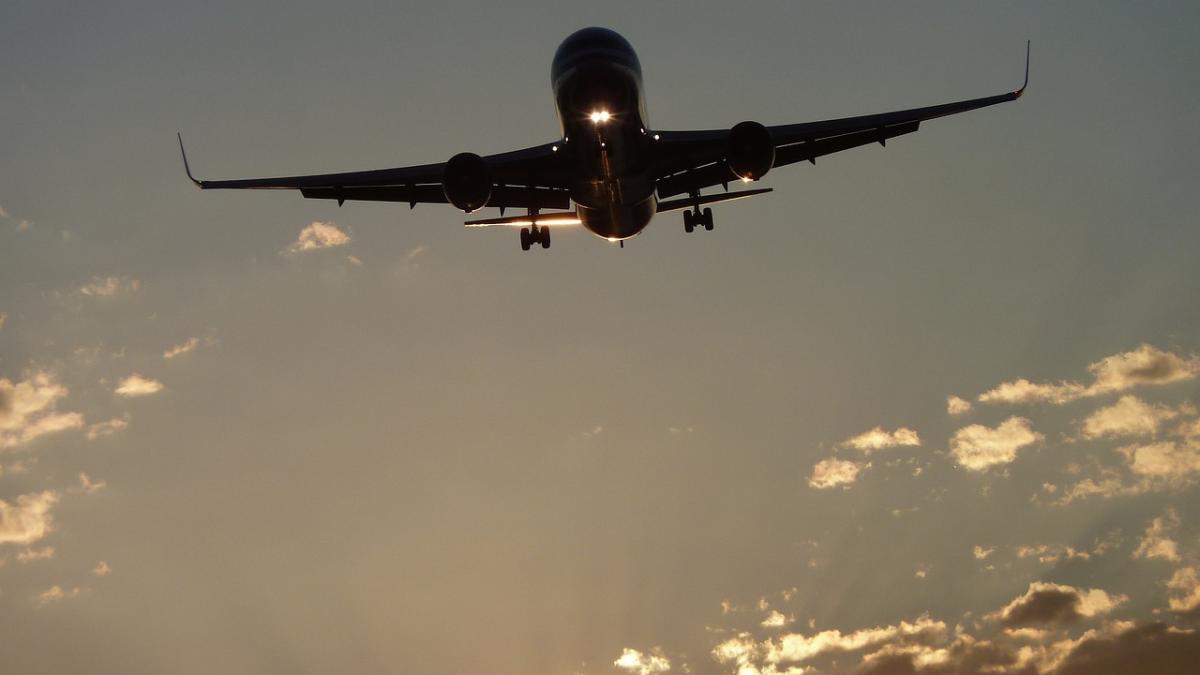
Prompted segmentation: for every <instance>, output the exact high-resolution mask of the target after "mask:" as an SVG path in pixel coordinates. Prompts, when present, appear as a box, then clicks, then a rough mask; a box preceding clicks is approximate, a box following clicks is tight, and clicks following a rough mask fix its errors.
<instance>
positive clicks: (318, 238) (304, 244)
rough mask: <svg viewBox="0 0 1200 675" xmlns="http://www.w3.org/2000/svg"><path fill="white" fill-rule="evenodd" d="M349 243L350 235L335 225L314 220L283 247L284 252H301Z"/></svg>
mask: <svg viewBox="0 0 1200 675" xmlns="http://www.w3.org/2000/svg"><path fill="white" fill-rule="evenodd" d="M349 243H350V235H348V234H346V233H345V232H342V231H341V230H339V229H338V227H337V225H334V224H333V223H322V222H318V221H314V222H312V223H311V224H309V226H308V227H305V228H304V229H303V230H300V236H299V237H297V238H296V241H294V242H292V243H291V245H289V246H288V247H287V248H286V249H284V252H285V253H303V252H305V251H317V250H320V249H323V248H333V247H335V246H345V245H346V244H349Z"/></svg>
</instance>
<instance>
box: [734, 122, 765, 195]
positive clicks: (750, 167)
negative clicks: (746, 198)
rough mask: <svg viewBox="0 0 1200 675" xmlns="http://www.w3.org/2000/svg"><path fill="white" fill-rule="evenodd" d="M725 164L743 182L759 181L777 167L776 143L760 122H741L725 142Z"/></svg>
mask: <svg viewBox="0 0 1200 675" xmlns="http://www.w3.org/2000/svg"><path fill="white" fill-rule="evenodd" d="M725 163H726V164H727V165H729V170H730V171H732V172H733V175H734V176H736V177H738V178H741V179H742V180H746V181H751V180H758V179H759V178H762V177H763V176H765V175H767V172H768V171H770V170H771V167H772V166H775V141H773V140H772V139H771V132H769V131H767V128H766V127H764V126H763V125H761V124H759V123H758V122H741V123H740V124H738V125H736V126H735V127H733V128H732V129H730V130H729V137H728V138H726V140H725Z"/></svg>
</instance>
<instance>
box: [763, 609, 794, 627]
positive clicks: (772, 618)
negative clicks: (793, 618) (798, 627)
mask: <svg viewBox="0 0 1200 675" xmlns="http://www.w3.org/2000/svg"><path fill="white" fill-rule="evenodd" d="M787 622H788V618H787V617H786V616H784V615H783V613H782V612H780V611H779V610H777V609H773V610H771V613H770V614H768V615H767V616H766V618H764V619H763V620H762V623H760V624H759V625H760V626H762V627H763V628H782V627H784V626H786V625H787Z"/></svg>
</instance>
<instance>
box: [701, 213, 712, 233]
mask: <svg viewBox="0 0 1200 675" xmlns="http://www.w3.org/2000/svg"><path fill="white" fill-rule="evenodd" d="M702 218H703V220H704V229H706V230H708V231H709V232H712V229H713V216H712V209H704V215H703V216H702Z"/></svg>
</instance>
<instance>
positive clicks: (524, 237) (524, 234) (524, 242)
mask: <svg viewBox="0 0 1200 675" xmlns="http://www.w3.org/2000/svg"><path fill="white" fill-rule="evenodd" d="M532 239H533V238H532V237H530V236H529V228H527V227H522V228H521V250H522V251H528V250H529V247H530V246H531V245H532V244H533V241H532Z"/></svg>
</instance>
